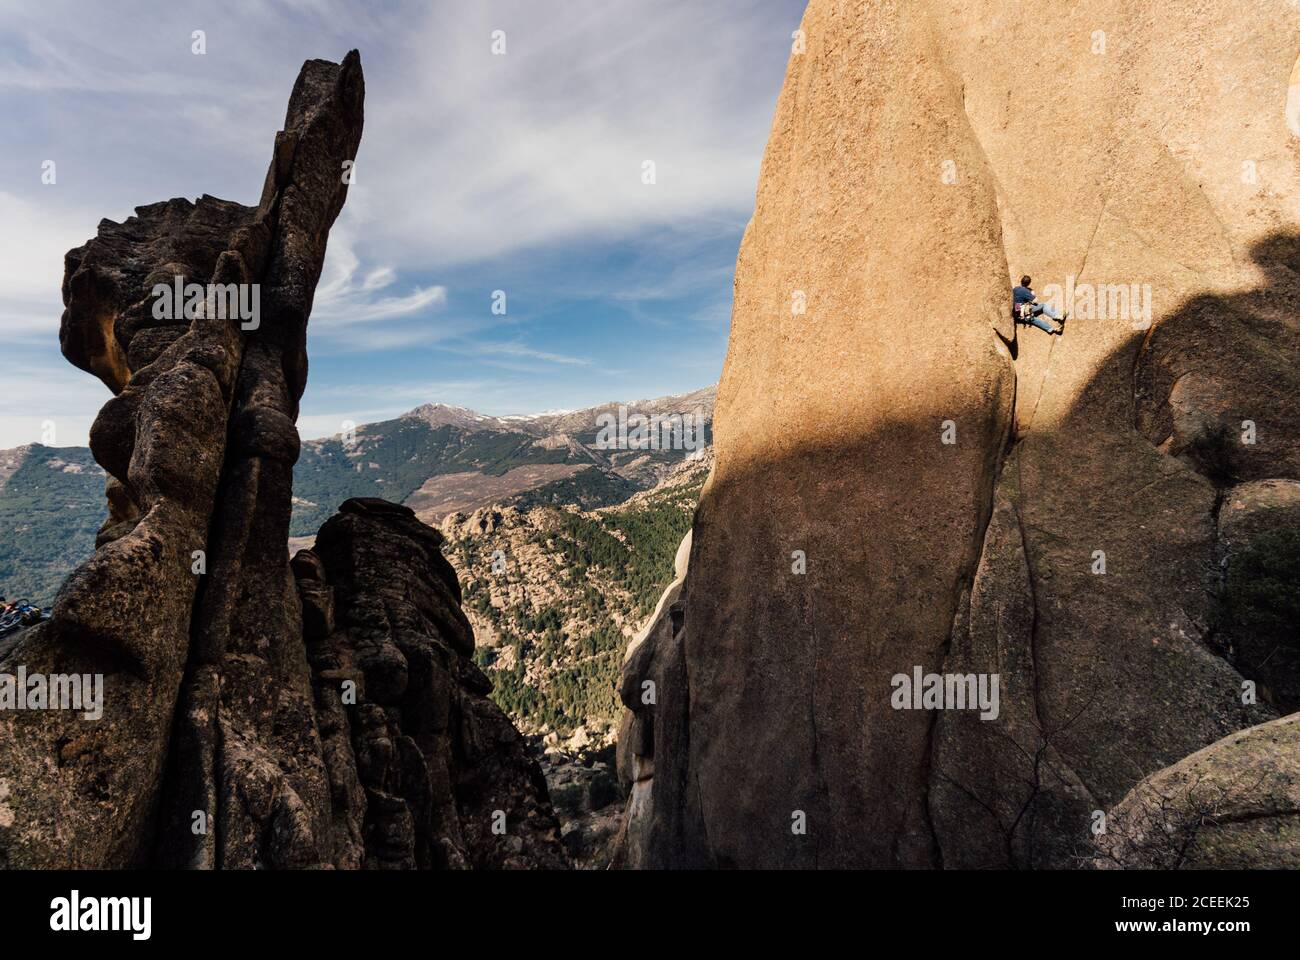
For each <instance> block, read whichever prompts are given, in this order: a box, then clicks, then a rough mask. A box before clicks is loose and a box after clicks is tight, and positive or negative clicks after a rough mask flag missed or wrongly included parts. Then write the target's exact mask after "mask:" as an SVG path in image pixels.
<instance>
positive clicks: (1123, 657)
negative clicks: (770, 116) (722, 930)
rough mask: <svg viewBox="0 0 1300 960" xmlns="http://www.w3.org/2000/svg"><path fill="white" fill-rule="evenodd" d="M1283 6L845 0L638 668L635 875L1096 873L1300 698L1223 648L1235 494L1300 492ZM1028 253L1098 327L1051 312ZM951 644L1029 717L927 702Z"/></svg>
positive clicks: (812, 81)
mask: <svg viewBox="0 0 1300 960" xmlns="http://www.w3.org/2000/svg"><path fill="white" fill-rule="evenodd" d="M1264 7H1265V8H1267V10H1266V11H1265V10H1263V9H1258V8H1252V9H1250V10H1247V9H1244V8H1242V7H1241V6H1240V5H1239V4H1236V3H1233V2H1231V0H1210V2H1206V3H1201V4H1197V5H1194V7H1191V8H1189V7H1188V5H1186V4H1181V3H1174V2H1169V0H1165V2H1157V3H1155V4H1146V5H1142V6H1140V7H1135V6H1133V5H1131V4H1126V3H1121V2H1119V0H1089V2H1085V3H1079V4H1071V5H1064V6H1063V5H1061V4H1057V3H1053V2H1050V0H1030V2H1026V3H1023V4H1020V5H1018V7H1017V13H1016V15H1015V17H1014V18H1011V17H1009V16H1008V14H1007V13H1006V10H1005V4H1003V3H1001V2H998V0H881V2H873V3H839V2H832V0H812V3H811V4H810V5H809V8H808V10H807V12H806V14H805V17H804V21H803V24H802V28H801V33H800V34H799V36H798V37H797V39H796V47H795V51H794V53H793V55H792V57H791V60H790V66H789V71H788V74H787V78H786V83H785V87H784V89H783V91H782V94H781V98H780V101H779V103H778V106H777V112H776V118H775V121H774V124H773V129H772V135H771V139H770V141H769V144H768V148H767V153H766V156H765V159H764V164H763V169H762V174H761V177H760V182H759V187H758V195H757V204H756V209H755V213H754V218H753V220H752V221H751V223H750V225H749V228H748V230H747V231H746V235H745V239H744V242H743V244H742V247H741V251H740V256H739V259H738V263H737V273H736V293H735V307H734V313H733V323H732V331H731V342H730V347H729V351H728V355H727V361H726V366H725V368H724V372H723V377H722V381H721V383H720V386H719V391H718V403H717V408H716V419H715V440H716V451H717V464H716V467H715V469H714V471H713V474H712V477H711V479H710V481H709V483H708V485H707V486H706V488H705V491H704V494H703V498H702V500H701V503H700V507H699V511H698V514H697V516H696V521H695V528H694V543H693V546H692V550H691V558H690V572H689V574H688V576H687V578H686V582H685V584H684V586H683V588H682V590H681V596H680V598H679V600H678V601H677V603H678V604H679V605H680V606H679V607H678V608H677V610H676V613H675V614H674V618H662V619H661V623H660V626H659V627H658V628H656V629H655V630H654V631H652V633H651V640H652V641H653V644H654V646H653V649H652V650H651V649H647V650H645V651H639V652H638V653H639V655H638V657H637V658H635V659H633V660H630V661H629V663H628V670H627V671H625V681H626V680H636V679H640V678H641V677H640V675H638V674H636V673H635V671H636V670H638V669H642V668H644V667H645V665H646V664H649V663H653V664H654V665H655V666H654V672H655V674H656V675H657V677H658V678H659V682H658V702H657V703H656V704H655V706H654V709H653V711H651V710H648V709H647V708H646V707H645V706H644V705H640V704H638V702H637V701H636V700H635V699H630V700H626V701H625V702H627V703H628V705H629V706H630V707H631V708H632V709H633V710H634V711H636V712H637V715H638V717H639V718H640V719H641V720H642V721H644V722H648V723H650V724H651V725H652V731H651V732H650V733H647V732H646V731H645V730H644V729H640V728H635V729H634V728H633V727H632V726H631V725H628V726H627V727H626V729H628V731H629V736H631V737H633V738H635V739H636V741H637V745H636V747H635V749H634V750H633V751H632V752H633V753H636V752H637V751H641V752H642V754H643V755H647V756H646V758H647V759H649V755H652V760H653V777H652V778H650V779H649V780H648V781H646V782H647V784H648V789H647V788H643V789H642V790H641V791H640V795H638V792H637V791H636V790H634V792H633V797H632V800H631V805H630V807H629V823H628V826H627V830H628V837H629V840H631V839H633V838H638V837H639V838H641V839H640V840H639V841H637V843H636V844H631V843H629V847H628V850H627V860H628V863H629V865H631V866H652V867H654V866H684V867H691V866H738V867H766V866H793V867H812V866H820V867H850V866H869V867H890V866H899V867H940V866H955V867H963V866H965V867H970V866H1010V865H1018V866H1071V865H1078V864H1081V863H1084V862H1087V861H1088V860H1089V859H1090V858H1091V856H1092V847H1091V841H1092V835H1091V832H1090V827H1091V825H1092V823H1094V822H1095V820H1094V814H1095V812H1096V811H1099V810H1100V811H1105V810H1108V809H1111V808H1112V807H1114V806H1115V805H1117V804H1119V803H1120V802H1121V801H1122V800H1123V799H1124V797H1125V796H1126V795H1127V794H1128V793H1129V791H1130V790H1131V789H1133V787H1134V785H1135V784H1136V783H1137V782H1138V781H1139V780H1141V779H1142V778H1143V777H1144V776H1147V775H1150V774H1153V773H1155V772H1156V771H1159V770H1161V769H1162V768H1165V767H1168V766H1170V765H1171V764H1175V763H1177V762H1178V761H1179V760H1181V759H1182V758H1184V757H1187V756H1188V755H1189V754H1192V753H1194V752H1196V751H1198V750H1201V749H1202V748H1205V747H1207V746H1208V745H1210V744H1213V743H1215V742H1216V741H1219V740H1221V739H1222V738H1224V737H1226V736H1229V735H1232V734H1233V733H1234V731H1237V730H1240V729H1242V728H1245V727H1249V726H1251V725H1254V724H1260V723H1264V722H1266V721H1269V720H1270V719H1272V718H1273V717H1275V716H1276V711H1277V709H1278V708H1279V707H1281V708H1282V709H1286V708H1287V703H1286V697H1287V696H1288V695H1289V694H1287V693H1286V691H1288V690H1290V689H1291V688H1290V687H1289V686H1288V684H1287V682H1286V680H1285V678H1281V677H1277V676H1274V675H1272V674H1271V673H1269V672H1268V671H1269V670H1271V669H1272V668H1273V666H1274V665H1275V664H1276V661H1269V664H1268V665H1265V664H1264V663H1263V662H1262V661H1263V656H1262V655H1261V651H1258V650H1255V649H1253V648H1252V647H1251V644H1250V642H1249V639H1247V640H1245V641H1243V640H1242V639H1241V638H1238V639H1237V640H1236V641H1235V646H1234V648H1233V650H1228V649H1226V648H1225V644H1224V643H1223V642H1222V637H1221V636H1220V635H1219V625H1220V622H1221V620H1222V616H1223V611H1222V598H1221V587H1222V585H1223V568H1222V560H1223V559H1224V557H1225V556H1226V552H1227V546H1226V541H1225V543H1220V538H1221V536H1223V537H1226V532H1225V533H1221V528H1223V527H1224V524H1225V523H1226V522H1227V521H1225V519H1224V517H1223V516H1222V508H1223V505H1224V504H1225V503H1231V502H1232V500H1231V494H1232V491H1234V490H1240V488H1238V487H1234V485H1235V484H1249V483H1272V484H1275V485H1276V484H1285V483H1287V482H1290V481H1294V480H1296V479H1300V476H1298V475H1297V469H1298V467H1297V463H1296V460H1295V456H1296V451H1297V450H1300V442H1298V441H1300V416H1297V414H1300V411H1297V410H1296V404H1297V403H1298V402H1300V400H1298V399H1297V398H1300V389H1297V388H1298V387H1300V363H1297V361H1298V360H1300V355H1298V353H1297V351H1298V349H1300V347H1298V346H1297V344H1298V343H1300V340H1297V336H1296V334H1297V315H1296V305H1297V303H1300V243H1298V242H1297V237H1298V236H1300V189H1298V188H1300V168H1298V165H1297V163H1296V159H1297V150H1298V149H1300V139H1298V138H1297V131H1295V130H1293V129H1291V128H1289V127H1288V124H1287V119H1286V109H1285V107H1286V103H1287V96H1288V84H1289V78H1290V76H1291V75H1292V71H1293V67H1294V66H1295V63H1296V50H1295V47H1294V29H1283V28H1282V27H1284V26H1290V27H1294V26H1295V25H1296V23H1297V21H1298V20H1300V12H1298V11H1297V10H1296V9H1295V7H1294V5H1290V4H1288V3H1286V2H1284V0H1272V2H1268V3H1266V4H1264ZM1017 51H1022V52H1020V53H1017ZM1038 64H1042V65H1044V68H1043V69H1039V68H1038ZM1022 273H1029V274H1031V275H1033V277H1034V278H1035V287H1036V289H1037V290H1038V291H1039V293H1040V296H1042V297H1043V298H1044V299H1048V298H1052V299H1055V300H1057V301H1058V305H1063V306H1065V307H1066V308H1067V309H1070V310H1071V312H1072V319H1071V320H1070V323H1069V326H1068V328H1067V332H1066V333H1065V335H1064V336H1063V337H1060V338H1055V337H1050V336H1048V335H1047V334H1044V333H1042V332H1040V331H1037V330H1033V329H1030V330H1028V331H1027V332H1018V331H1017V330H1016V328H1015V327H1014V325H1013V324H1012V322H1011V320H1010V317H1009V287H1010V286H1011V282H1012V278H1013V277H1019V276H1020V275H1021V274H1022ZM1053 288H1055V289H1053ZM783 422H790V423H799V424H801V425H802V426H804V427H805V428H806V429H804V430H801V431H799V432H798V433H796V432H794V431H790V432H784V431H782V430H780V429H779V425H780V424H781V423H783ZM774 425H776V426H775V427H774ZM1283 513H1285V511H1277V510H1274V511H1272V515H1274V516H1277V517H1279V518H1280V517H1281V516H1282V515H1283ZM1225 529H1226V528H1225ZM1229 569H1230V564H1229ZM1234 650H1235V651H1236V652H1234ZM918 667H919V668H921V670H923V671H924V672H926V673H930V672H934V673H951V674H963V675H966V674H975V675H984V676H992V675H997V676H998V677H999V678H1000V711H999V713H998V716H997V718H996V719H988V720H982V719H980V718H979V717H978V715H976V714H975V713H972V712H969V711H958V710H931V709H895V708H894V706H893V704H891V694H892V693H893V692H894V691H893V689H892V683H893V680H894V678H895V677H897V676H900V675H901V676H905V677H906V676H909V675H911V674H912V672H913V670H914V669H915V668H918ZM647 676H648V675H647ZM1251 679H1255V680H1257V681H1258V682H1259V687H1260V689H1261V690H1262V696H1261V697H1259V698H1258V700H1257V701H1256V700H1254V699H1253V698H1252V697H1251V696H1250V695H1249V694H1248V692H1245V688H1244V686H1243V684H1244V682H1245V681H1246V680H1251ZM1279 691H1280V693H1279ZM1270 698H1271V700H1270Z"/></svg>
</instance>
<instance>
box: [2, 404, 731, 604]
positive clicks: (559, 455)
mask: <svg viewBox="0 0 1300 960" xmlns="http://www.w3.org/2000/svg"><path fill="white" fill-rule="evenodd" d="M715 397H716V389H715V388H714V387H707V388H705V389H702V390H697V391H694V392H692V393H687V394H681V395H677V396H670V397H661V398H657V399H653V400H637V401H630V402H627V403H619V402H617V401H615V402H611V403H608V404H604V405H602V406H599V407H592V408H589V409H585V410H576V411H556V412H548V413H542V414H534V415H518V416H504V417H495V416H487V415H484V414H479V413H476V412H474V411H473V410H467V409H465V408H463V407H451V406H446V405H443V404H426V405H424V406H421V407H417V408H416V409H414V410H411V411H410V412H409V413H406V414H403V415H402V416H400V417H397V418H396V419H393V420H385V421H382V422H380V423H372V424H363V425H360V426H358V427H356V428H355V430H354V431H350V432H349V433H347V434H345V433H340V434H339V435H336V436H334V437H329V438H326V439H320V440H308V441H304V442H303V444H302V452H301V455H300V457H299V459H298V463H297V466H296V467H295V468H294V505H293V518H292V522H291V526H290V536H291V540H290V545H291V547H297V546H305V545H308V544H309V543H310V542H311V540H312V538H313V537H314V536H315V533H316V531H317V529H319V527H320V525H321V524H322V523H323V522H324V521H325V520H326V519H328V518H329V517H330V515H332V514H333V513H334V511H335V510H336V509H337V507H338V505H339V504H340V503H342V502H343V501H344V500H346V499H347V498H349V497H359V496H371V497H383V498H385V499H388V500H393V501H397V502H400V503H406V504H408V505H409V506H411V507H412V508H413V509H415V511H416V512H417V514H418V515H419V516H420V518H421V519H422V520H424V521H425V522H426V523H430V524H432V525H434V526H437V525H439V524H440V523H441V521H442V520H443V518H444V517H446V516H448V515H449V514H452V513H457V512H470V511H473V510H475V509H477V508H479V507H483V506H487V505H490V504H501V505H515V506H519V507H522V508H524V509H527V508H529V507H533V506H538V505H543V504H548V505H552V506H566V505H569V506H575V507H578V508H581V509H584V510H590V509H595V508H598V507H605V506H612V505H614V504H618V503H622V502H624V501H626V500H628V499H629V498H630V497H632V496H633V495H634V494H636V493H638V492H639V491H643V490H648V489H650V488H652V487H654V486H655V484H656V483H658V482H659V481H660V480H662V479H663V478H665V477H667V476H668V475H669V474H670V473H672V472H673V471H674V469H675V468H676V467H677V466H678V465H679V464H681V463H682V462H683V461H685V460H687V459H688V458H690V457H692V456H697V457H698V456H699V455H700V454H701V453H702V450H691V449H686V448H685V447H684V446H683V445H678V446H676V447H674V445H673V444H672V443H669V442H667V441H668V440H669V439H671V438H670V436H669V435H670V434H672V431H673V430H674V429H675V428H676V427H677V425H678V423H679V421H676V420H673V419H672V418H673V417H675V416H676V417H687V416H690V417H696V416H699V417H700V418H701V420H702V421H703V422H702V424H701V425H700V433H701V434H702V437H703V441H704V442H706V443H709V442H711V441H712V421H713V405H714V399H715ZM637 416H642V417H645V418H647V420H649V419H650V418H654V419H653V423H654V425H655V426H656V427H658V428H661V429H660V430H659V431H658V434H659V435H658V436H657V437H656V438H655V440H654V442H643V443H641V444H640V445H638V440H642V441H644V440H645V439H646V438H644V437H638V435H637V422H635V418H636V417H637ZM629 420H631V421H634V422H632V423H631V424H630V428H629V427H628V424H626V422H625V421H629ZM687 422H688V423H690V421H687ZM620 423H622V424H623V425H624V430H623V431H622V433H621V434H620V433H619V431H618V430H617V425H619V424H620ZM611 424H613V425H614V426H615V429H614V430H612V431H611V430H610V429H608V427H609V426H610V425H611ZM602 430H603V432H602ZM643 433H644V431H643ZM693 439H694V438H693V437H692V436H690V435H689V434H688V435H687V436H686V440H687V442H688V443H689V442H691V441H692V440H693ZM604 441H609V442H604ZM103 491H104V472H103V470H102V469H101V468H100V467H99V466H98V465H97V464H96V463H95V461H94V459H93V458H92V457H91V455H90V451H89V450H88V449H86V448H85V447H60V448H54V447H47V446H43V445H41V444H30V445H27V446H22V447H17V448H14V449H11V450H4V451H0V530H3V535H0V594H3V595H5V596H8V597H10V598H16V597H19V596H22V597H27V598H29V599H31V600H32V601H33V602H34V603H39V604H46V605H48V604H49V603H50V602H52V600H53V598H54V595H55V593H56V592H57V591H58V588H59V586H60V584H61V583H62V581H63V579H64V578H65V577H66V576H67V574H68V573H69V572H70V571H71V570H72V568H73V566H74V565H75V564H76V563H77V562H78V561H80V560H81V559H84V558H85V557H87V556H89V555H90V554H91V553H92V552H93V551H94V545H95V533H96V531H97V529H98V528H99V525H100V524H101V523H102V522H103V519H104V517H105V515H106V509H105V504H104V493H103Z"/></svg>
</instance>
